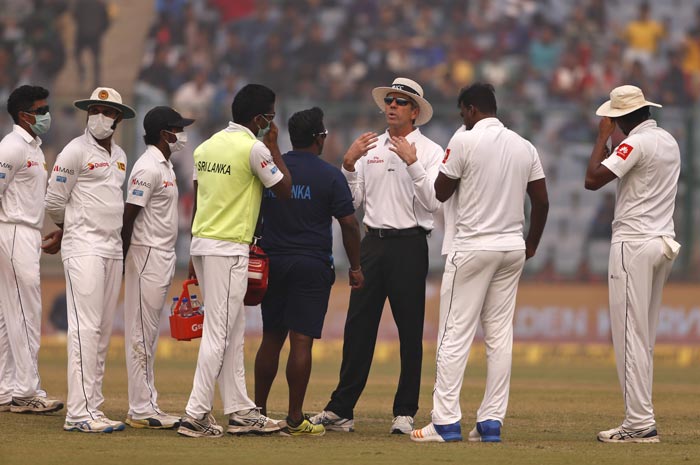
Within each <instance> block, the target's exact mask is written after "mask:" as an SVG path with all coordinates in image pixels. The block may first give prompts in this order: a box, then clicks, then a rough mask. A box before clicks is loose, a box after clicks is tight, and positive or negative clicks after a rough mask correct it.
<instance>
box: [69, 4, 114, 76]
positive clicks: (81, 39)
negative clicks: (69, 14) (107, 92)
mask: <svg viewBox="0 0 700 465" xmlns="http://www.w3.org/2000/svg"><path fill="white" fill-rule="evenodd" d="M73 19H74V20H75V27H76V31H75V49H74V53H75V61H76V63H77V64H78V77H79V79H80V83H81V85H82V84H83V83H84V82H85V66H84V65H83V59H82V54H83V51H84V50H85V49H87V50H88V51H89V52H90V53H91V54H92V65H93V75H92V77H93V83H94V85H93V87H97V86H98V85H100V82H101V79H102V78H101V75H100V67H101V56H102V36H103V35H104V33H105V32H107V29H108V28H109V24H110V20H109V14H108V12H107V6H106V5H105V3H104V1H103V0H77V2H76V4H75V7H74V8H73Z"/></svg>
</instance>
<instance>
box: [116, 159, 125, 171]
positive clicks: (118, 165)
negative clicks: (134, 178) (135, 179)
mask: <svg viewBox="0 0 700 465" xmlns="http://www.w3.org/2000/svg"><path fill="white" fill-rule="evenodd" d="M117 168H119V170H120V171H126V164H124V163H122V162H120V161H118V162H117Z"/></svg>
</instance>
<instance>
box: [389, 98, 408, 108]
mask: <svg viewBox="0 0 700 465" xmlns="http://www.w3.org/2000/svg"><path fill="white" fill-rule="evenodd" d="M394 100H396V104H397V105H398V106H400V107H405V106H406V105H408V104H409V103H411V101H410V100H409V99H407V98H402V97H384V103H386V104H387V105H391V104H392V103H393V102H394Z"/></svg>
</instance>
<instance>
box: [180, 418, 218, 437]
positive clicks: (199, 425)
mask: <svg viewBox="0 0 700 465" xmlns="http://www.w3.org/2000/svg"><path fill="white" fill-rule="evenodd" d="M177 434H181V435H182V436H187V437H190V438H220V437H221V436H223V435H224V427H223V426H219V425H217V424H216V420H215V419H214V417H213V416H212V414H211V413H207V414H206V415H204V418H202V419H201V420H197V419H196V418H193V417H191V416H189V415H185V416H183V417H182V420H181V421H180V427H179V428H178V429H177Z"/></svg>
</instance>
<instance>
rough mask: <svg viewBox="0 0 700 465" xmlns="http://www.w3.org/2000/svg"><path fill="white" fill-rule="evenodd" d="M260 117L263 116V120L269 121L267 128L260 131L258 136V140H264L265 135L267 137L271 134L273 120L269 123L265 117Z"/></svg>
mask: <svg viewBox="0 0 700 465" xmlns="http://www.w3.org/2000/svg"><path fill="white" fill-rule="evenodd" d="M260 116H262V117H263V119H264V120H265V121H267V127H264V128H260V129H258V134H257V136H256V137H257V138H258V140H263V139H264V138H265V135H267V133H268V132H270V128H271V127H272V120H270V121H268V120H267V118H265V116H263V115H260Z"/></svg>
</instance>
